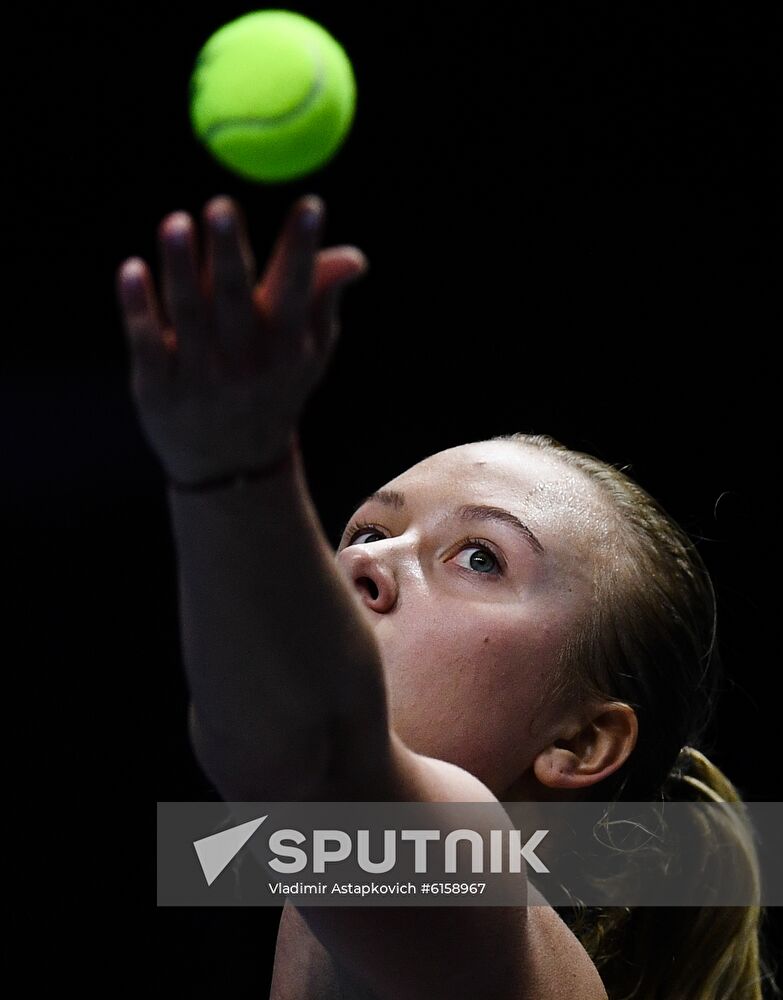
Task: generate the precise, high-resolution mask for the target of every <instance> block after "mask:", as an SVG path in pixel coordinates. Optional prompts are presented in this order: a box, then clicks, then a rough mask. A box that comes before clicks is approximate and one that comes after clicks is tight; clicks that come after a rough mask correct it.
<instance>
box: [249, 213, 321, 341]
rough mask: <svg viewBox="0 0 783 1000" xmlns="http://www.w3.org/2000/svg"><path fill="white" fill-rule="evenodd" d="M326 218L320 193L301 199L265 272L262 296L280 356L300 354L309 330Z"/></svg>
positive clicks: (287, 220)
mask: <svg viewBox="0 0 783 1000" xmlns="http://www.w3.org/2000/svg"><path fill="white" fill-rule="evenodd" d="M323 220H324V203H323V201H322V200H321V199H320V198H319V197H318V196H317V195H307V196H306V197H305V198H300V199H299V201H298V202H297V203H296V205H295V206H294V208H293V210H292V211H291V212H290V213H289V215H288V218H287V219H286V221H285V223H284V225H283V229H282V231H281V233H280V235H279V236H278V238H277V242H276V243H275V246H274V249H273V251H272V255H271V257H270V260H269V263H268V265H267V268H266V270H265V272H264V276H263V280H262V284H261V290H260V296H259V298H260V300H261V303H262V305H263V307H264V310H265V312H266V313H267V318H268V320H269V323H270V327H271V333H270V335H271V336H272V337H273V338H274V340H275V341H276V343H275V345H274V346H275V353H276V354H277V355H278V356H280V357H287V356H289V357H290V356H293V355H294V354H296V353H297V352H298V350H299V349H300V347H301V339H302V336H303V335H304V333H305V332H306V330H307V318H308V315H309V312H310V294H311V284H312V278H313V270H314V267H315V253H316V249H317V247H318V242H319V239H320V236H321V232H322V228H323Z"/></svg>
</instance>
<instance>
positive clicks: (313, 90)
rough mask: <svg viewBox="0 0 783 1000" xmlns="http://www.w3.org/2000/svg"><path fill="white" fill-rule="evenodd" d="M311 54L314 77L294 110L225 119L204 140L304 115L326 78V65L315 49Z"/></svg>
mask: <svg viewBox="0 0 783 1000" xmlns="http://www.w3.org/2000/svg"><path fill="white" fill-rule="evenodd" d="M311 54H312V55H313V57H314V62H315V69H316V75H315V79H314V80H313V84H312V86H311V87H310V90H309V91H308V92H307V94H306V95H305V97H304V99H303V100H302V101H300V103H299V104H297V105H296V107H295V108H291V110H290V111H286V112H285V113H284V114H281V115H271V116H268V117H266V118H262V117H259V118H227V119H225V120H224V121H219V122H216V123H215V124H214V125H210V126H209V127H208V128H206V129H205V130H204V132H203V136H204V138H205V139H206V140H211V139H213V138H214V137H215V136H216V135H219V134H220V133H221V132H223V131H225V130H226V129H230V128H236V127H237V126H241V125H251V126H254V127H255V126H261V127H262V128H263V127H265V126H269V125H283V124H285V123H286V122H290V121H296V119H297V118H299V117H300V116H301V115H303V114H305V113H306V112H307V110H308V108H309V107H310V106H311V105H312V104H313V103H314V102H315V101H316V100H317V98H318V97H319V96H320V95H321V92H322V91H323V89H324V79H325V77H326V65H325V62H324V59H323V56H322V55H321V53H320V52H319V51H318V50H317V49H311Z"/></svg>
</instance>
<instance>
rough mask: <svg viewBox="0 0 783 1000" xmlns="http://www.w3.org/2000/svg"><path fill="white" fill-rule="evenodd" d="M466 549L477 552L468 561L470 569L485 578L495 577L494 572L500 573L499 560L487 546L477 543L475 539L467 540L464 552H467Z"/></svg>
mask: <svg viewBox="0 0 783 1000" xmlns="http://www.w3.org/2000/svg"><path fill="white" fill-rule="evenodd" d="M465 549H475V550H476V551H475V552H474V553H473V555H471V556H470V558H469V559H468V562H469V564H470V568H471V569H472V570H475V572H476V573H483V574H484V576H492V575H494V572H497V573H500V565H499V563H498V560H497V559H496V557H495V554H494V552H492V551H491V550H490V549H488V548H487V546H486V545H484V544H483V543H481V542H479V541H477V540H476V539H475V538H466V539H465V543H464V549H463V550H462V551H465ZM458 565H459V564H458ZM493 567H494V571H493Z"/></svg>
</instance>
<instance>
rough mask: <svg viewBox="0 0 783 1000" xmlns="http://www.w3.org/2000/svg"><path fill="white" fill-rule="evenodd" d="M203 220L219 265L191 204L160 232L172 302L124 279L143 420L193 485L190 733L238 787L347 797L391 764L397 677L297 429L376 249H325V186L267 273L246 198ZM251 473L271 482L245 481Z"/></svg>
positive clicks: (249, 792) (200, 751) (133, 276)
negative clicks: (333, 534)
mask: <svg viewBox="0 0 783 1000" xmlns="http://www.w3.org/2000/svg"><path fill="white" fill-rule="evenodd" d="M204 221H205V252H204V263H203V266H202V263H201V260H200V257H201V254H200V248H199V246H198V240H197V233H196V230H195V226H194V224H193V222H192V220H191V219H190V217H189V216H187V215H186V214H185V213H174V214H173V215H170V216H168V217H167V218H166V219H164V220H163V223H162V224H161V226H160V228H159V232H158V237H159V246H160V255H161V262H162V268H161V278H162V280H161V285H162V293H163V297H164V300H165V307H166V313H167V315H166V316H164V314H163V310H162V308H161V303H160V302H159V300H158V295H157V292H156V289H155V286H154V282H153V280H152V277H151V274H150V271H149V268H148V267H147V266H146V264H145V263H144V262H143V261H141V260H139V259H138V258H136V259H132V260H129V261H126V262H125V264H124V267H122V268H121V269H120V271H119V273H118V295H119V300H120V305H121V309H122V315H123V320H124V325H125V330H126V334H127V338H128V343H129V347H130V352H131V358H132V376H131V382H132V392H133V398H134V402H135V404H136V407H137V411H138V414H139V418H140V422H141V426H142V428H143V430H144V433H145V436H146V437H147V440H148V441H149V443H150V444H151V446H152V448H153V450H154V451H155V452H156V454H157V456H158V458H159V460H160V462H161V464H162V466H163V468H164V471H165V473H166V476H167V479H168V480H169V481H170V482H172V483H173V482H176V483H179V484H180V486H179V487H176V486H173V485H170V486H169V489H168V502H169V509H170V513H171V519H172V525H173V532H174V538H175V545H176V554H177V565H178V575H179V599H180V617H181V637H182V646H183V655H184V661H185V668H186V672H187V680H188V685H189V690H190V696H191V700H192V704H191V736H192V740H193V745H194V748H195V751H196V753H197V756H198V758H199V761H200V763H201V764H202V766H203V767H204V769H205V770H206V771H207V773H208V775H209V776H210V778H211V779H212V780H213V782H214V783H215V785H216V787H217V788H218V790H219V791H220V792H221V794H222V795H223V796H224V797H225V798H227V799H232V798H233V799H234V800H236V801H238V800H241V799H255V800H273V799H275V798H278V799H281V800H283V799H301V798H303V797H307V796H308V795H311V794H314V795H316V796H327V797H331V795H330V792H331V793H335V792H337V789H338V787H341V785H342V782H343V779H344V769H345V764H346V763H347V762H350V766H351V768H352V770H354V771H359V769H360V768H363V769H365V770H366V771H367V772H372V771H373V770H374V769H376V768H382V767H384V766H385V761H384V754H385V752H386V751H387V749H388V727H387V725H386V705H385V691H384V683H383V672H382V667H381V662H380V657H379V653H378V649H377V647H376V644H375V641H374V637H373V635H372V633H371V631H370V630H369V628H368V627H367V625H366V624H365V623H364V622H363V621H362V619H361V617H360V615H359V614H358V608H357V606H356V605H355V603H354V598H353V596H352V595H351V593H350V591H349V589H348V587H347V585H346V583H345V581H344V580H343V579H342V578H341V577H340V575H339V571H338V569H337V567H336V564H335V559H334V553H333V552H332V551H331V548H330V546H329V543H328V541H327V539H326V537H325V534H324V532H323V530H322V528H321V525H320V522H319V519H318V516H317V513H316V511H315V509H314V506H313V503H312V500H311V498H310V496H309V493H308V489H307V485H306V481H305V474H304V470H303V467H302V461H301V456H300V454H299V450H298V447H297V435H296V430H297V426H298V421H299V418H300V415H301V411H302V408H303V406H304V403H305V401H306V399H307V397H308V395H309V393H310V392H311V391H312V389H313V388H314V386H315V385H316V384H317V382H318V381H319V379H320V378H321V377H322V375H323V372H324V370H325V368H326V365H327V363H328V360H329V357H330V355H331V352H332V350H333V347H334V344H335V342H336V339H337V334H338V320H337V298H338V292H339V289H340V288H341V287H342V285H344V283H345V282H346V281H349V280H351V279H353V278H356V277H357V276H358V275H360V274H361V273H362V272H363V271H364V269H365V268H366V261H365V260H364V257H363V255H362V254H361V252H360V251H358V250H357V249H356V248H353V247H333V248H330V249H327V250H322V251H320V252H318V249H317V248H318V238H319V233H320V230H321V227H322V224H323V203H322V202H321V201H320V199H318V198H315V197H313V196H310V197H308V198H302V199H300V200H299V201H298V202H297V203H296V205H295V206H294V207H293V210H292V211H291V212H290V213H289V215H288V218H287V219H286V221H285V224H284V226H283V228H282V230H281V232H280V234H279V236H278V239H277V242H276V245H275V247H274V251H273V254H272V256H271V258H270V261H269V263H268V266H267V268H266V271H265V273H264V275H263V279H262V280H261V282H259V283H258V284H256V275H255V270H256V268H255V261H254V256H253V251H252V248H251V246H250V244H249V241H248V237H247V233H246V228H245V224H244V220H243V218H242V215H241V213H240V211H239V209H238V207H237V206H236V204H235V203H234V202H233V200H231V199H228V198H216V199H213V200H212V201H211V202H210V203H209V204H208V205H207V206H206V208H205V211H204ZM308 222H309V223H310V225H308ZM285 456H287V458H285ZM281 458H284V460H283V461H282V462H281V461H280V460H281ZM270 466H271V467H273V469H274V471H271V472H268V473H266V474H263V472H262V474H261V475H258V474H257V470H259V469H261V470H264V469H265V468H267V467H270ZM246 470H247V471H251V472H254V473H256V475H255V478H252V479H249V480H248V481H246V482H240V483H239V484H238V483H237V482H236V481H235V480H234V477H235V476H236V475H238V474H240V473H242V472H244V471H246ZM359 746H361V753H356V750H357V749H358V747H359ZM359 776H360V775H359V774H356V778H357V779H358V778H359Z"/></svg>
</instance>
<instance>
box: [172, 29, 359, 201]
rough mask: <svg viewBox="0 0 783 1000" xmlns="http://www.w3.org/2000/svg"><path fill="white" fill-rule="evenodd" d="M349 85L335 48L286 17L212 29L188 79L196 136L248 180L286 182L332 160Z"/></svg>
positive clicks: (348, 72)
mask: <svg viewBox="0 0 783 1000" xmlns="http://www.w3.org/2000/svg"><path fill="white" fill-rule="evenodd" d="M355 107H356V82H355V79H354V75H353V70H352V68H351V63H350V61H349V59H348V56H347V55H346V54H345V51H344V49H343V48H342V46H341V45H340V44H339V43H338V42H337V41H336V40H335V39H334V38H333V37H332V36H331V35H330V34H329V32H328V31H326V29H325V28H322V27H321V25H320V24H317V23H316V22H315V21H311V20H310V19H309V18H307V17H304V16H303V15H302V14H296V13H294V12H293V11H288V10H259V11H253V12H252V13H250V14H244V15H243V16H242V17H239V18H237V19H236V20H235V21H230V22H229V23H228V24H224V25H223V27H222V28H219V29H218V30H217V31H216V32H215V33H214V34H213V35H212V36H211V37H210V38H209V39H208V40H207V41H206V43H205V44H204V46H203V47H202V49H201V51H200V52H199V54H198V57H197V59H196V65H195V67H194V69H193V74H192V76H191V79H190V121H191V125H192V127H193V131H194V133H195V135H196V136H197V138H198V139H199V141H200V142H202V143H203V144H204V145H205V146H206V148H207V149H208V150H209V151H210V153H211V154H212V155H213V156H214V157H215V159H216V160H218V162H219V163H221V164H223V166H225V167H227V168H228V169H229V170H233V171H234V172H235V173H237V174H239V175H240V176H242V177H244V178H246V179H248V180H252V181H267V182H273V181H286V180H291V179H293V178H296V177H301V176H302V175H304V174H308V173H310V172H311V171H313V170H316V169H317V168H318V167H320V166H322V165H323V164H325V163H326V161H327V160H329V159H330V158H331V157H332V156H333V155H334V154H335V153H336V152H337V150H338V149H339V148H340V146H341V145H342V142H343V140H344V139H345V137H346V135H347V134H348V130H349V129H350V127H351V122H352V121H353V117H354V111H355Z"/></svg>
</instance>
